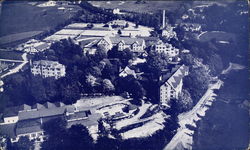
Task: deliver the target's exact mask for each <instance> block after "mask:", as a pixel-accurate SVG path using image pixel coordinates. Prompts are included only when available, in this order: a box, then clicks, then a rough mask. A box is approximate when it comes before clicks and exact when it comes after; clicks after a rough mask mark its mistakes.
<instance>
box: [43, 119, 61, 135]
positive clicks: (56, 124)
mask: <svg viewBox="0 0 250 150" xmlns="http://www.w3.org/2000/svg"><path fill="white" fill-rule="evenodd" d="M42 128H43V130H44V131H45V134H47V135H58V134H59V133H60V132H63V131H64V130H65V129H66V121H65V120H64V119H63V118H56V119H51V120H49V121H47V122H45V123H44V124H43V126H42Z"/></svg>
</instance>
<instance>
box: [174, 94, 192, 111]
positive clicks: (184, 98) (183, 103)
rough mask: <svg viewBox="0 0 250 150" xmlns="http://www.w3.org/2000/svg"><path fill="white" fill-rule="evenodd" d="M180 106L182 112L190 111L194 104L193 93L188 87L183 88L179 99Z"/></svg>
mask: <svg viewBox="0 0 250 150" xmlns="http://www.w3.org/2000/svg"><path fill="white" fill-rule="evenodd" d="M177 104H178V107H179V108H180V112H185V111H188V110H190V109H191V108H192V106H193V100H192V99H191V95H190V94H189V92H188V91H187V90H186V89H183V90H182V92H181V94H180V96H179V98H178V99H177Z"/></svg>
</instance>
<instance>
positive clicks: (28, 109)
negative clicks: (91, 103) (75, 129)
mask: <svg viewBox="0 0 250 150" xmlns="http://www.w3.org/2000/svg"><path fill="white" fill-rule="evenodd" d="M100 117H101V115H100V114H91V110H88V109H87V110H86V109H81V108H77V107H76V106H75V105H65V104H64V103H61V102H56V103H50V102H46V103H44V104H39V103H36V104H35V105H33V106H29V105H26V104H24V105H21V106H16V107H11V108H8V110H6V111H5V112H4V114H3V118H0V131H1V133H2V134H3V135H6V136H7V137H9V138H10V139H11V142H17V141H18V140H19V138H20V137H22V136H26V137H28V138H29V139H30V140H36V141H37V142H42V141H43V140H44V137H45V135H44V130H43V129H42V126H43V124H44V123H46V122H48V121H49V120H52V119H55V118H62V119H65V121H66V122H67V125H68V127H70V126H71V125H74V124H79V123H80V124H83V125H85V126H86V127H91V126H97V125H98V123H97V121H96V122H94V123H93V121H92V120H95V119H96V120H98V118H100Z"/></svg>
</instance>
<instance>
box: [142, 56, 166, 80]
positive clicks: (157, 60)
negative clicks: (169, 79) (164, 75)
mask: <svg viewBox="0 0 250 150" xmlns="http://www.w3.org/2000/svg"><path fill="white" fill-rule="evenodd" d="M167 64H168V57H167V56H166V55H165V54H163V53H160V54H159V53H157V52H152V51H151V52H150V53H149V56H148V58H147V69H148V72H150V73H153V74H154V76H155V77H156V78H158V77H159V76H160V74H161V71H162V70H163V69H164V68H166V66H167Z"/></svg>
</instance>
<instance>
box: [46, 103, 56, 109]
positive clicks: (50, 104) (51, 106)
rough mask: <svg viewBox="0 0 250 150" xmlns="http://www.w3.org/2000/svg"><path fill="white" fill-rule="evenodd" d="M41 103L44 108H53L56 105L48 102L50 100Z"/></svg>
mask: <svg viewBox="0 0 250 150" xmlns="http://www.w3.org/2000/svg"><path fill="white" fill-rule="evenodd" d="M43 105H44V106H45V107H46V108H55V107H56V105H55V104H53V103H50V102H46V103H44V104H43Z"/></svg>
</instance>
